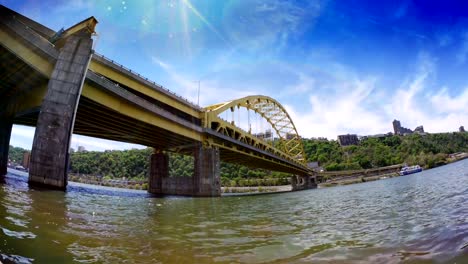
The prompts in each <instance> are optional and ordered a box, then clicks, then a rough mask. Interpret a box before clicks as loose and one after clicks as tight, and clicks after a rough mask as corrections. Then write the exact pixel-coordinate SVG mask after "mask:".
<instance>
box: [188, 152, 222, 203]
mask: <svg viewBox="0 0 468 264" xmlns="http://www.w3.org/2000/svg"><path fill="white" fill-rule="evenodd" d="M220 166H221V165H220V159H219V149H218V148H216V147H210V148H205V147H203V146H199V147H198V148H196V149H195V173H194V174H195V175H194V177H193V178H194V179H193V183H194V192H193V195H194V196H208V197H213V196H221V180H220Z"/></svg>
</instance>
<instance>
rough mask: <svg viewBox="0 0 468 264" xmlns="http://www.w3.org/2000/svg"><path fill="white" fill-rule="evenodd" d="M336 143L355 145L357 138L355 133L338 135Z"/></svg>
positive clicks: (357, 142) (357, 141)
mask: <svg viewBox="0 0 468 264" xmlns="http://www.w3.org/2000/svg"><path fill="white" fill-rule="evenodd" d="M338 143H340V145H341V146H349V145H357V144H359V139H358V137H357V135H356V134H347V135H339V136H338Z"/></svg>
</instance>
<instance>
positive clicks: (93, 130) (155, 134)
mask: <svg viewBox="0 0 468 264" xmlns="http://www.w3.org/2000/svg"><path fill="white" fill-rule="evenodd" d="M97 23H98V21H97V20H96V19H95V18H94V17H90V18H88V19H85V20H83V21H82V22H79V23H77V24H76V25H74V26H72V27H70V28H68V29H66V30H60V31H58V32H56V31H53V30H51V29H49V28H47V27H45V26H44V25H41V24H40V23H38V22H35V21H33V20H31V19H29V18H27V17H25V16H23V15H21V14H18V13H16V12H14V11H12V10H10V9H8V8H6V7H5V6H1V5H0V69H1V73H0V176H1V175H5V174H6V168H7V163H8V148H9V141H10V135H11V130H12V125H13V124H20V125H27V126H33V127H36V131H35V135H34V141H33V146H32V153H31V164H30V172H29V182H30V184H38V185H44V186H47V187H50V188H58V189H65V188H66V185H67V170H68V164H69V148H70V140H71V135H72V133H75V134H79V135H85V136H91V137H96V138H102V139H109V140H116V141H121V142H128V143H136V144H141V145H145V146H149V147H152V148H154V150H155V151H154V154H153V155H152V156H151V163H150V173H149V174H150V178H149V192H151V193H156V194H182V195H193V196H219V195H220V194H221V188H220V161H226V162H231V163H238V164H243V165H246V166H249V167H256V168H265V169H269V170H275V171H281V172H287V173H291V174H294V175H296V176H295V177H293V180H292V182H293V187H294V189H308V188H313V187H315V186H316V184H315V174H314V173H313V172H312V171H311V170H310V169H309V168H308V167H307V165H306V156H305V153H304V149H303V145H302V141H301V138H300V136H299V135H298V133H297V130H296V127H295V126H294V123H293V121H292V120H291V118H290V116H289V115H288V113H287V112H286V110H285V109H284V108H283V107H282V106H281V104H280V103H279V102H277V101H276V100H275V99H273V98H270V97H267V96H261V95H255V96H248V97H244V98H240V99H237V100H233V101H229V102H224V103H219V104H215V105H212V106H208V107H204V108H202V107H200V106H198V105H195V104H193V103H191V102H189V101H187V100H185V99H183V98H182V97H180V96H177V95H175V94H174V93H172V92H171V91H169V90H167V89H165V88H164V87H162V86H160V85H157V84H156V83H154V82H152V81H150V80H148V79H147V78H145V77H143V76H141V75H139V74H138V73H136V72H134V71H131V70H130V69H127V68H125V67H123V66H122V65H120V64H118V63H116V62H114V61H113V60H110V59H108V58H106V57H104V56H103V55H100V54H97V53H95V52H94V50H93V49H92V47H93V38H92V36H93V34H94V33H95V32H94V31H95V26H96V24H97ZM236 109H245V110H246V111H247V112H249V113H250V112H252V113H253V114H255V115H256V116H260V117H261V118H262V119H263V120H264V121H265V122H267V123H268V124H269V125H270V126H271V128H272V129H273V130H274V131H273V133H274V134H275V135H276V138H275V139H274V140H266V139H265V137H263V136H259V134H255V133H253V132H252V131H251V130H250V129H248V130H246V129H242V128H240V124H239V122H237V124H236V121H234V120H232V121H231V122H229V121H227V120H225V119H223V118H222V115H223V113H229V112H234V111H235V110H236ZM171 151H172V152H179V153H182V154H186V155H193V156H194V158H195V159H194V160H195V164H194V168H195V169H194V171H195V172H194V175H193V177H169V175H168V171H169V168H168V166H169V163H168V156H167V154H166V153H167V152H171Z"/></svg>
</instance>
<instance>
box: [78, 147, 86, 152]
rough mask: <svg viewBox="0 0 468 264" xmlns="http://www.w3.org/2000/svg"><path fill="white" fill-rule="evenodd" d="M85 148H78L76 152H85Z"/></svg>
mask: <svg viewBox="0 0 468 264" xmlns="http://www.w3.org/2000/svg"><path fill="white" fill-rule="evenodd" d="M85 151H86V148H85V147H84V146H78V151H77V152H85Z"/></svg>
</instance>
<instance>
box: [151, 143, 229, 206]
mask: <svg viewBox="0 0 468 264" xmlns="http://www.w3.org/2000/svg"><path fill="white" fill-rule="evenodd" d="M193 155H194V175H193V176H192V177H169V157H168V155H167V154H165V153H162V152H156V153H154V154H152V155H151V163H150V176H149V187H148V192H150V193H152V194H159V195H187V196H197V197H216V196H221V183H220V158H219V149H217V148H205V147H203V146H201V145H200V146H198V147H196V148H195V149H194V151H193Z"/></svg>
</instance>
